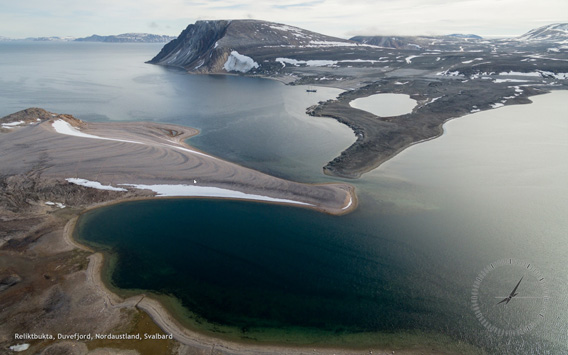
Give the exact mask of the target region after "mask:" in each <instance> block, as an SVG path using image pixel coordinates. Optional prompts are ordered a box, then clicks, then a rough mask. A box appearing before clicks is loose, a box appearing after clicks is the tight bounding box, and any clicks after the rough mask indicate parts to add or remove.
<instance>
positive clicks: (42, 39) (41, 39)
mask: <svg viewBox="0 0 568 355" xmlns="http://www.w3.org/2000/svg"><path fill="white" fill-rule="evenodd" d="M74 39H75V38H74V37H56V36H52V37H28V38H26V39H25V41H33V42H68V41H73V40H74Z"/></svg>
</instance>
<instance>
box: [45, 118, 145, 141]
mask: <svg viewBox="0 0 568 355" xmlns="http://www.w3.org/2000/svg"><path fill="white" fill-rule="evenodd" d="M51 125H52V126H53V128H54V129H55V131H56V132H57V133H61V134H65V135H68V136H74V137H81V138H90V139H101V140H105V141H116V142H126V143H135V144H144V143H141V142H136V141H129V140H124V139H116V138H105V137H99V136H95V135H92V134H87V133H83V132H81V131H79V130H78V129H77V128H75V127H73V126H71V124H70V123H69V122H67V121H64V120H57V121H55V122H53V123H52V124H51Z"/></svg>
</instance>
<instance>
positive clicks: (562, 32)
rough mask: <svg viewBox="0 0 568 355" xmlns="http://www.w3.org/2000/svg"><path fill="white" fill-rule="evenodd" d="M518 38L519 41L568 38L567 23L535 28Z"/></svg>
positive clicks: (554, 40)
mask: <svg viewBox="0 0 568 355" xmlns="http://www.w3.org/2000/svg"><path fill="white" fill-rule="evenodd" d="M518 39H519V40H521V41H550V42H560V41H565V40H568V23H555V24H552V25H547V26H542V27H539V28H535V29H533V30H530V31H529V32H527V33H525V34H524V35H522V36H520V37H518Z"/></svg>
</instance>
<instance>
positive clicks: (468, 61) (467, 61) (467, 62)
mask: <svg viewBox="0 0 568 355" xmlns="http://www.w3.org/2000/svg"><path fill="white" fill-rule="evenodd" d="M476 60H483V58H475V59H472V60H466V61H465V62H462V63H463V64H470V63H473V62H474V61H476Z"/></svg>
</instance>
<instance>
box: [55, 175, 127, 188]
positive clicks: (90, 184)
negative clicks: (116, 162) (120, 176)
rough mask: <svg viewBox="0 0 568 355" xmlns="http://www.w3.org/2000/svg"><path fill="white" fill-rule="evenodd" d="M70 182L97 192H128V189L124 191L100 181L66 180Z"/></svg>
mask: <svg viewBox="0 0 568 355" xmlns="http://www.w3.org/2000/svg"><path fill="white" fill-rule="evenodd" d="M65 180H67V181H68V182H70V183H72V184H75V185H79V186H85V187H91V188H93V189H97V190H108V191H128V190H127V189H123V188H122V187H114V186H111V185H103V184H101V183H100V182H98V181H90V180H86V179H77V178H67V179H65Z"/></svg>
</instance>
